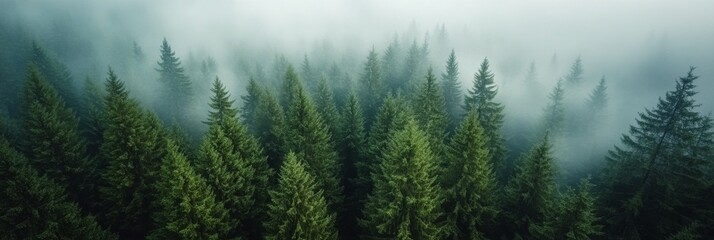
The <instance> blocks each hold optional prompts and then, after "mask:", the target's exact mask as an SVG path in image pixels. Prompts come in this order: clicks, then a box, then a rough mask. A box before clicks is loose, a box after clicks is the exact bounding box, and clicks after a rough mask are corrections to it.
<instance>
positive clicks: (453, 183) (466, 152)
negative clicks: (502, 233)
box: [442, 111, 498, 239]
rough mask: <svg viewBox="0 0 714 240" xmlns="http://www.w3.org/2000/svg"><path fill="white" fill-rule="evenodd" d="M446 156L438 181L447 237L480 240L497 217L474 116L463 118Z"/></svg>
mask: <svg viewBox="0 0 714 240" xmlns="http://www.w3.org/2000/svg"><path fill="white" fill-rule="evenodd" d="M446 156H447V158H446V159H447V160H448V162H447V163H446V171H445V173H443V174H442V177H443V183H444V188H445V189H446V200H445V204H444V205H445V206H446V213H447V219H448V220H449V223H450V235H451V236H452V237H454V238H456V239H483V238H484V233H485V232H487V230H489V229H487V227H488V226H490V225H491V223H492V221H493V220H494V219H495V216H496V214H497V213H498V210H497V208H496V199H495V197H494V196H495V195H496V184H497V182H496V176H495V174H494V172H493V165H492V164H491V162H490V161H489V154H488V148H487V146H486V137H485V135H484V131H483V128H481V126H480V125H479V122H478V116H477V115H476V113H475V112H473V111H471V112H469V114H468V115H466V118H465V119H464V121H463V122H462V123H461V125H460V126H459V128H458V129H457V131H456V134H455V135H454V137H453V138H452V140H451V144H450V145H449V147H448V148H447V154H446Z"/></svg>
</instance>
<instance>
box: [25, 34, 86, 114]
mask: <svg viewBox="0 0 714 240" xmlns="http://www.w3.org/2000/svg"><path fill="white" fill-rule="evenodd" d="M29 54H30V56H29V59H28V61H29V63H30V64H32V65H33V66H35V67H36V69H37V72H38V73H39V74H40V75H41V76H44V78H45V79H46V81H47V82H48V83H49V84H50V85H51V86H52V87H53V88H54V89H56V91H57V94H58V95H59V96H60V97H61V98H62V99H64V101H65V102H66V103H67V106H68V107H70V108H73V109H79V108H80V102H79V99H77V96H78V95H77V94H76V93H77V92H76V91H75V89H74V80H73V79H72V74H71V73H70V72H69V69H68V68H67V66H65V65H64V64H62V63H61V62H60V61H58V60H57V58H56V57H54V56H52V54H51V53H50V52H48V51H47V50H45V49H44V48H42V47H41V46H40V45H39V44H38V43H37V42H32V45H31V47H30V50H29Z"/></svg>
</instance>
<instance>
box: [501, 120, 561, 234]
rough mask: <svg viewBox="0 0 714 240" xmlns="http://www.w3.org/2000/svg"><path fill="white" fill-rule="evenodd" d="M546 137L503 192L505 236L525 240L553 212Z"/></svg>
mask: <svg viewBox="0 0 714 240" xmlns="http://www.w3.org/2000/svg"><path fill="white" fill-rule="evenodd" d="M554 161H555V160H554V159H553V156H552V152H551V145H550V142H549V139H548V135H547V134H546V135H545V137H544V139H543V141H542V142H540V143H538V144H537V145H536V146H534V147H533V148H532V149H531V151H530V152H529V153H528V155H527V156H524V159H522V160H521V165H520V166H518V168H517V169H516V170H517V171H516V175H515V177H514V178H513V179H512V180H511V181H510V182H509V183H508V186H507V187H506V189H505V193H504V194H505V196H504V200H503V201H504V203H503V209H504V210H505V212H504V219H503V220H504V221H505V224H506V225H507V229H505V230H504V232H505V233H513V234H515V237H521V238H524V239H528V238H529V237H530V236H531V235H530V234H531V233H530V231H531V229H534V227H535V226H542V225H543V224H544V222H545V221H546V217H547V216H548V213H549V212H550V211H552V209H553V200H554V199H553V198H554V190H555V163H554Z"/></svg>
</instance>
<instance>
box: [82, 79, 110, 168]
mask: <svg viewBox="0 0 714 240" xmlns="http://www.w3.org/2000/svg"><path fill="white" fill-rule="evenodd" d="M105 95H106V94H105V92H104V89H102V88H101V86H100V85H99V84H98V83H97V82H95V81H94V80H92V79H90V78H86V80H85V81H84V103H83V105H84V111H82V112H83V115H82V116H80V122H79V124H80V125H79V126H80V129H81V130H82V135H84V138H85V139H87V154H88V155H89V156H90V157H97V156H98V155H99V148H100V146H102V139H103V138H104V137H103V136H102V135H103V134H104V128H105V126H104V125H105V120H104V96H105ZM100 165H101V164H100ZM98 168H99V169H101V166H98Z"/></svg>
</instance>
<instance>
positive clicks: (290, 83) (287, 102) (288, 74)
mask: <svg viewBox="0 0 714 240" xmlns="http://www.w3.org/2000/svg"><path fill="white" fill-rule="evenodd" d="M297 91H304V89H303V87H302V83H301V80H300V78H299V77H298V75H297V73H296V72H295V69H294V68H293V66H292V65H288V68H287V70H286V71H285V75H284V77H283V85H282V92H280V105H281V106H282V107H283V110H285V111H286V112H287V110H288V108H289V107H290V106H292V104H293V101H295V95H296V94H297Z"/></svg>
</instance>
